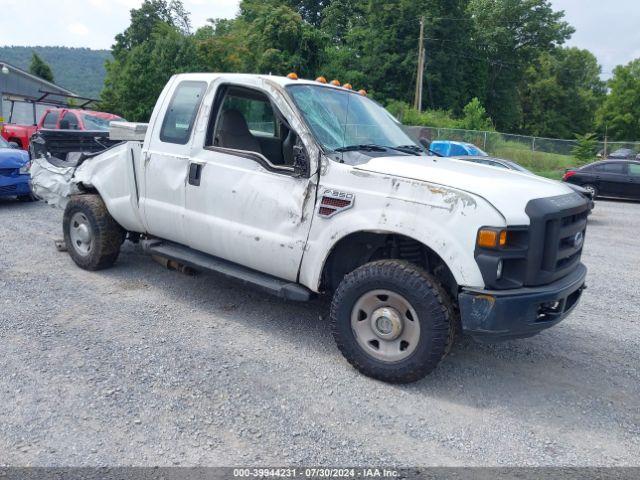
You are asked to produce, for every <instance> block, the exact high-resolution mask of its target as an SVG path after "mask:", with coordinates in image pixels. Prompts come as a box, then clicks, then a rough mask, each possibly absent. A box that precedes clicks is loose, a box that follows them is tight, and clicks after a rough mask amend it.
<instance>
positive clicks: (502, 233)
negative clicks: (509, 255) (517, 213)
mask: <svg viewBox="0 0 640 480" xmlns="http://www.w3.org/2000/svg"><path fill="white" fill-rule="evenodd" d="M506 244H507V231H506V230H494V229H489V228H482V229H480V231H479V232H478V246H479V247H483V248H496V247H498V246H500V247H504V246H505V245H506Z"/></svg>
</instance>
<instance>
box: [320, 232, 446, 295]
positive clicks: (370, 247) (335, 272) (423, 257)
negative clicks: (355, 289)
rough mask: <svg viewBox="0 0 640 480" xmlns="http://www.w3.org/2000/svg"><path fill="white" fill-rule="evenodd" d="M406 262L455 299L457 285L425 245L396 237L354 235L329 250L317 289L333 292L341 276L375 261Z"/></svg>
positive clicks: (387, 235) (365, 234)
mask: <svg viewBox="0 0 640 480" xmlns="http://www.w3.org/2000/svg"><path fill="white" fill-rule="evenodd" d="M390 259H397V260H406V261H408V262H410V263H412V264H414V265H417V266H419V267H421V268H423V269H425V270H426V271H427V272H428V273H430V274H431V275H433V276H434V277H435V278H436V279H437V280H438V281H439V282H440V283H441V285H442V286H443V287H444V288H445V289H446V290H447V292H448V293H449V294H450V295H451V298H453V299H455V298H456V297H457V294H458V284H457V283H456V281H455V278H454V276H453V274H452V273H451V270H450V269H449V267H448V266H447V264H446V263H445V262H444V260H442V258H440V256H439V255H438V254H437V253H435V252H434V251H433V250H432V249H430V248H429V247H427V246H426V245H424V244H422V243H420V242H418V241H417V240H414V239H413V238H410V237H406V236H404V235H398V234H387V233H375V232H357V233H353V234H351V235H348V236H346V237H345V238H343V239H342V240H340V241H339V242H338V243H337V244H336V245H335V246H334V247H333V249H332V250H331V253H330V254H329V257H328V258H327V261H326V262H325V265H324V269H323V272H322V280H321V285H320V289H321V291H325V292H334V291H335V290H336V288H338V285H339V284H340V282H341V281H342V279H343V278H344V276H345V275H347V274H349V273H351V272H353V271H354V270H355V269H356V268H358V267H361V266H362V265H364V264H366V263H369V262H373V261H376V260H390Z"/></svg>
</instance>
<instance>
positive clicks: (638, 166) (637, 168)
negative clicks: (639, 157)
mask: <svg viewBox="0 0 640 480" xmlns="http://www.w3.org/2000/svg"><path fill="white" fill-rule="evenodd" d="M629 175H633V176H634V177H640V163H630V164H629Z"/></svg>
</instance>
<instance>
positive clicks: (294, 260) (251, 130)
mask: <svg viewBox="0 0 640 480" xmlns="http://www.w3.org/2000/svg"><path fill="white" fill-rule="evenodd" d="M213 94H215V101H214V102H213V108H212V113H211V115H210V120H209V123H210V125H209V128H208V129H207V133H206V138H205V142H204V143H205V147H204V148H202V147H196V148H194V152H193V155H192V158H191V166H190V174H189V179H188V182H187V185H186V203H185V212H186V215H185V223H184V225H185V230H186V231H185V233H186V239H187V241H188V245H189V246H190V247H192V248H194V249H196V250H199V251H203V252H206V253H209V254H211V255H214V256H216V257H219V258H223V259H225V260H229V261H231V262H235V263H238V264H241V265H244V266H247V267H249V268H252V269H254V270H258V271H260V272H264V273H268V274H270V275H273V276H275V277H278V278H282V279H286V280H291V281H296V280H297V277H298V270H299V268H300V263H301V261H302V255H303V252H304V248H305V245H306V241H307V236H308V234H309V230H310V227H311V219H312V217H313V208H314V202H315V196H316V186H317V175H304V176H298V175H296V173H295V172H294V169H293V165H292V163H293V160H292V158H293V154H292V152H293V146H294V144H295V143H296V141H297V142H299V140H297V139H296V134H295V132H294V131H293V130H292V129H291V128H290V127H288V123H287V121H286V120H285V119H284V117H283V116H282V114H280V112H279V111H278V110H277V109H276V107H275V106H274V104H273V103H272V101H271V100H270V97H269V96H268V94H267V93H266V92H264V91H262V90H260V89H259V88H255V89H254V88H246V87H244V86H243V87H238V86H232V85H222V86H219V87H218V88H217V91H216V92H213V93H212V95H213Z"/></svg>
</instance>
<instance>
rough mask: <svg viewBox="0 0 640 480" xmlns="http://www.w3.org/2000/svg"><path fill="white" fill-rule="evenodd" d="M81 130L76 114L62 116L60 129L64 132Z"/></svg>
mask: <svg viewBox="0 0 640 480" xmlns="http://www.w3.org/2000/svg"><path fill="white" fill-rule="evenodd" d="M78 128H80V126H79V124H78V117H77V116H76V114H75V113H72V112H67V113H65V114H64V115H63V116H62V119H61V120H60V129H62V130H78Z"/></svg>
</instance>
